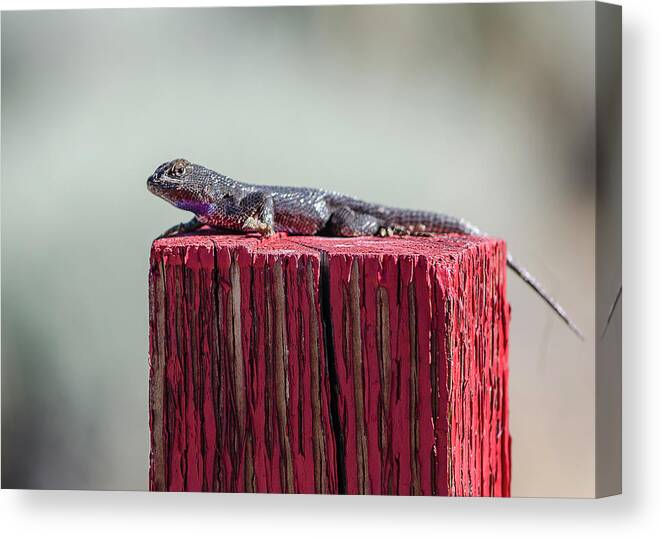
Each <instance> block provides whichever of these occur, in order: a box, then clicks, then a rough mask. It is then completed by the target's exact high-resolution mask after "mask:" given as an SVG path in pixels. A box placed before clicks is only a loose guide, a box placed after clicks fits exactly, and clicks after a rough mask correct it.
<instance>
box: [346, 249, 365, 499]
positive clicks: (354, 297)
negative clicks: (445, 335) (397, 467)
mask: <svg viewBox="0 0 661 538" xmlns="http://www.w3.org/2000/svg"><path fill="white" fill-rule="evenodd" d="M359 278H360V273H359V270H358V260H357V259H354V261H353V263H352V264H351V277H350V279H349V315H350V331H351V354H352V363H353V387H354V398H355V406H356V408H355V413H356V450H357V451H358V457H357V463H358V489H359V493H361V494H369V493H370V487H369V480H368V474H367V439H366V437H365V402H364V390H365V389H364V383H363V351H362V346H363V343H362V338H361V328H360V325H361V323H360V317H361V316H360V280H359Z"/></svg>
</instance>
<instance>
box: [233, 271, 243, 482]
mask: <svg viewBox="0 0 661 538" xmlns="http://www.w3.org/2000/svg"><path fill="white" fill-rule="evenodd" d="M230 282H231V285H232V287H231V295H230V296H231V305H230V306H231V316H232V317H231V321H232V323H231V331H232V338H231V342H232V349H231V352H232V355H231V364H232V382H233V389H234V390H233V395H232V396H233V398H232V400H233V403H234V411H235V413H236V428H237V431H236V435H235V442H234V453H235V455H236V456H237V460H236V461H237V463H238V461H239V454H240V453H241V452H242V451H245V446H246V445H245V439H246V381H245V367H244V362H243V344H242V341H241V273H240V268H239V264H238V261H237V260H236V259H232V263H231V265H230ZM243 453H244V457H245V452H243ZM239 471H240V469H239V466H238V465H236V466H235V467H234V469H233V475H234V476H233V482H234V483H236V482H237V480H238V478H239V475H238V473H239Z"/></svg>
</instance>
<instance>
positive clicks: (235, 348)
mask: <svg viewBox="0 0 661 538" xmlns="http://www.w3.org/2000/svg"><path fill="white" fill-rule="evenodd" d="M149 284H150V287H149V290H150V426H151V457H150V489H152V490H170V491H177V490H186V491H236V492H242V491H247V492H286V493H313V492H316V493H363V494H370V493H371V494H394V495H509V484H510V461H509V454H510V447H509V443H510V441H509V431H508V423H507V412H508V411H507V329H508V322H509V307H508V305H507V303H506V299H505V245H504V243H502V242H501V241H498V240H493V239H488V238H470V237H462V236H444V237H433V238H432V237H425V238H422V237H421V238H391V239H384V238H355V239H340V238H321V237H290V238H286V237H280V238H273V239H268V240H261V239H259V238H257V237H246V236H238V235H236V236H219V235H204V234H202V235H195V236H184V237H178V238H169V239H161V240H158V241H156V242H154V245H153V247H152V253H151V263H150V279H149Z"/></svg>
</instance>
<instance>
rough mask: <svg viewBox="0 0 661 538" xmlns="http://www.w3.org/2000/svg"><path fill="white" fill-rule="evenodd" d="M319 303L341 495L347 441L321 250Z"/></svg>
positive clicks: (327, 274) (344, 489) (325, 265)
mask: <svg viewBox="0 0 661 538" xmlns="http://www.w3.org/2000/svg"><path fill="white" fill-rule="evenodd" d="M319 263H320V266H319V302H320V308H321V324H322V327H323V329H324V331H323V345H324V357H325V359H326V364H325V370H326V373H327V375H328V380H329V384H330V402H329V413H330V422H331V429H332V432H333V435H334V437H335V447H336V449H335V454H336V457H335V461H336V469H335V470H336V473H337V492H338V493H339V494H341V495H344V494H346V492H347V485H346V484H347V474H346V466H345V456H344V453H345V450H346V445H345V442H346V439H345V436H344V430H343V428H342V426H341V423H340V412H339V402H338V400H339V396H340V395H339V382H338V376H337V366H336V361H337V356H336V354H335V347H334V345H333V342H334V340H333V322H332V319H333V318H332V316H331V301H330V268H329V260H328V254H327V253H326V252H325V251H323V250H321V251H320V252H319Z"/></svg>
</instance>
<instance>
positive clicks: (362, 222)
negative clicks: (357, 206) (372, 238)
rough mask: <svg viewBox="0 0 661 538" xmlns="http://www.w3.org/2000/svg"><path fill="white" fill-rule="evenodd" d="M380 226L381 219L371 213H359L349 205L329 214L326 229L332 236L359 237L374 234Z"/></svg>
mask: <svg viewBox="0 0 661 538" xmlns="http://www.w3.org/2000/svg"><path fill="white" fill-rule="evenodd" d="M382 226H383V222H382V220H381V219H379V218H377V217H375V216H373V215H369V214H367V213H359V212H357V211H354V210H353V209H351V208H350V207H340V208H338V209H336V210H335V211H333V213H332V214H331V216H330V219H329V220H328V223H327V224H326V231H327V232H328V233H329V234H330V235H334V236H341V237H360V236H363V235H376V234H377V233H378V231H379V230H380V229H381V228H382Z"/></svg>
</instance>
